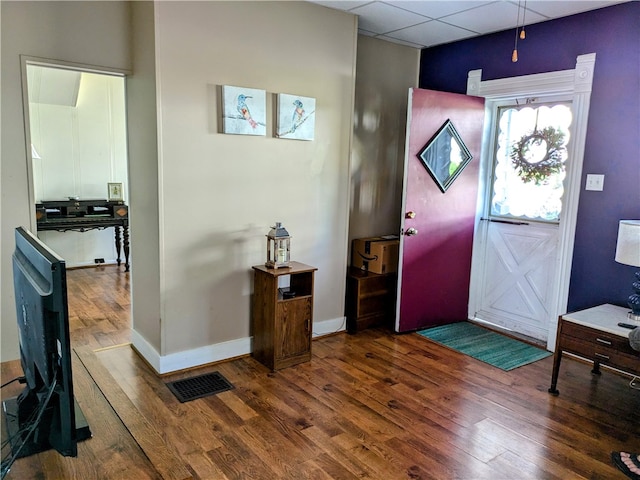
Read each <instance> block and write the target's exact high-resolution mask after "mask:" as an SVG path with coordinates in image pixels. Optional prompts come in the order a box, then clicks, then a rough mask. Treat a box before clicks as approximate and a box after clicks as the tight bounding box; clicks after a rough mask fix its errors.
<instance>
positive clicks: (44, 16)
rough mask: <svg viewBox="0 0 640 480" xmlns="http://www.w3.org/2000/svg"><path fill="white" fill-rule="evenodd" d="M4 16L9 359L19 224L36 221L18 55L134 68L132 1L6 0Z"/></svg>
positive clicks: (4, 291)
mask: <svg viewBox="0 0 640 480" xmlns="http://www.w3.org/2000/svg"><path fill="white" fill-rule="evenodd" d="M0 21H1V22H2V23H1V28H0V35H1V40H0V44H1V55H0V61H1V69H0V84H1V95H2V109H1V110H2V111H1V115H2V118H1V122H2V129H1V136H2V138H1V150H0V152H1V164H0V182H1V184H0V187H1V188H0V195H1V202H0V208H1V215H0V224H1V225H2V229H1V232H0V236H1V239H0V248H1V251H0V313H1V315H0V316H1V331H2V335H1V337H2V340H1V347H2V351H1V358H2V360H3V361H4V360H12V359H15V358H18V355H19V353H18V334H17V327H16V316H15V315H16V314H15V303H14V299H13V282H12V281H11V278H12V273H11V254H12V252H13V249H14V246H15V242H14V228H15V227H17V226H20V225H24V226H27V227H29V226H31V224H32V223H33V224H35V220H34V218H35V212H34V208H33V205H32V204H31V202H30V201H29V189H28V181H27V163H26V162H27V158H28V157H27V151H26V145H25V122H24V115H23V104H22V88H21V75H20V55H21V54H22V55H30V56H36V57H43V58H49V59H57V60H63V61H73V62H78V63H84V64H88V65H102V66H108V67H112V68H118V69H128V68H129V67H130V50H129V39H130V34H129V30H130V28H129V4H128V2H7V1H3V2H0ZM79 27H82V28H79ZM54 40H55V41H54Z"/></svg>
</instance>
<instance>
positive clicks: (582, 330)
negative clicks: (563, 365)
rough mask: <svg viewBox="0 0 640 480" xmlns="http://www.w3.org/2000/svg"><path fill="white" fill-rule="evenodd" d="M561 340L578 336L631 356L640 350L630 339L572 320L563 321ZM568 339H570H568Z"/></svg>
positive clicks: (577, 337)
mask: <svg viewBox="0 0 640 480" xmlns="http://www.w3.org/2000/svg"><path fill="white" fill-rule="evenodd" d="M561 334H562V335H561V341H563V342H564V341H565V338H564V337H571V338H576V339H579V340H583V341H585V342H587V343H592V344H593V345H597V346H600V347H604V348H611V349H613V350H617V351H618V352H621V353H626V354H628V355H631V356H636V358H637V356H638V352H636V351H635V350H634V349H632V348H631V345H629V339H628V338H624V337H620V336H618V335H613V334H611V333H607V332H603V331H600V330H595V329H593V328H589V327H585V326H584V325H579V324H576V323H572V322H562V332H561ZM567 340H568V339H567Z"/></svg>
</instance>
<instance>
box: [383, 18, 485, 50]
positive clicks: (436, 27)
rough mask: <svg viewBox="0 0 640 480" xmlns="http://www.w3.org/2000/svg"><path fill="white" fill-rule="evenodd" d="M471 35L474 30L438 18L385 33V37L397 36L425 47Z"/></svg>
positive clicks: (473, 34)
mask: <svg viewBox="0 0 640 480" xmlns="http://www.w3.org/2000/svg"><path fill="white" fill-rule="evenodd" d="M473 36H475V33H474V32H470V31H469V30H465V29H462V28H458V27H456V26H453V25H449V24H447V23H442V22H440V21H438V20H431V21H429V22H427V23H422V24H420V25H416V26H413V27H408V28H403V29H402V30H397V31H395V32H392V33H389V34H387V35H386V37H391V38H397V39H399V40H404V41H406V42H412V43H416V44H419V45H423V46H425V47H429V46H432V45H438V44H441V43H449V42H454V41H456V40H462V39H464V38H469V37H473Z"/></svg>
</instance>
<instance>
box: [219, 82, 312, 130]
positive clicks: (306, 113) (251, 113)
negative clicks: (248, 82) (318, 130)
mask: <svg viewBox="0 0 640 480" xmlns="http://www.w3.org/2000/svg"><path fill="white" fill-rule="evenodd" d="M222 98H223V103H222V124H223V127H222V131H223V133H229V134H235V135H261V136H265V135H266V133H267V92H266V91H265V90H259V89H255V88H245V87H234V86H230V85H223V86H222ZM315 112H316V99H315V98H311V97H303V96H301V95H290V94H287V93H278V94H277V125H276V133H275V136H276V137H277V138H288V139H294V140H313V138H314V133H315Z"/></svg>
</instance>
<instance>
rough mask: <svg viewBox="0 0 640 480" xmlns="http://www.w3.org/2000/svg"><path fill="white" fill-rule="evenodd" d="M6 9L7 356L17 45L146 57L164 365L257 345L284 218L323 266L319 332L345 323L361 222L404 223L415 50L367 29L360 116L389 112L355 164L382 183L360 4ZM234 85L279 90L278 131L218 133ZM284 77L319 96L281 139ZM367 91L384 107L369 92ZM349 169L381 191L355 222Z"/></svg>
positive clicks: (22, 176) (132, 119) (18, 135)
mask: <svg viewBox="0 0 640 480" xmlns="http://www.w3.org/2000/svg"><path fill="white" fill-rule="evenodd" d="M129 14H130V16H129ZM1 20H2V170H1V179H2V272H1V273H2V348H3V350H2V360H8V359H13V358H17V355H18V353H17V335H16V332H15V312H14V307H13V304H14V303H13V287H12V285H11V281H10V279H11V262H10V258H11V252H12V250H13V243H14V242H13V237H12V235H13V232H12V231H13V227H14V226H16V225H21V224H27V225H28V224H29V222H30V211H31V205H30V204H29V201H28V192H27V189H26V168H25V162H26V153H25V146H24V132H23V120H22V103H21V89H20V79H19V77H20V72H19V61H18V59H17V55H18V54H19V53H24V54H28V55H34V56H42V57H47V58H56V59H62V60H66V61H73V62H79V63H94V64H100V65H105V66H109V67H115V68H123V69H127V68H130V67H132V68H131V69H132V71H133V74H132V75H131V76H129V77H127V95H128V104H127V109H128V112H127V113H128V128H129V158H130V166H129V182H130V189H129V196H130V197H129V198H130V203H131V212H130V213H131V221H132V227H131V240H132V244H131V248H132V256H133V257H134V258H135V260H136V261H135V264H134V265H132V272H131V278H132V292H133V295H132V297H133V298H132V303H133V306H132V308H133V326H134V331H133V333H132V337H133V341H134V344H135V346H136V348H138V349H139V350H140V351H141V352H142V353H143V354H144V355H145V357H146V358H147V360H149V361H150V363H151V364H152V365H153V366H154V367H155V368H156V369H157V370H158V371H170V370H173V369H176V368H184V367H187V366H191V365H197V364H200V363H204V362H206V361H213V360H216V359H220V358H228V357H231V356H233V355H236V354H242V353H247V352H248V351H249V349H250V341H249V340H250V335H251V332H250V331H249V325H250V302H251V291H252V275H251V266H252V265H255V264H259V263H262V262H264V258H265V243H266V242H265V234H266V233H267V231H268V230H269V227H270V226H271V225H272V224H273V223H274V222H275V221H282V222H283V223H284V225H285V226H286V227H287V229H289V231H290V232H291V234H292V236H293V239H292V257H293V259H294V260H298V261H301V262H304V263H308V264H311V265H314V266H316V267H318V272H317V276H316V303H315V310H314V314H315V324H314V332H315V333H317V334H322V333H328V332H330V331H333V330H337V329H340V328H341V327H342V321H343V319H344V318H343V309H344V288H345V285H344V283H345V267H346V263H347V256H348V238H349V237H350V236H351V237H354V236H362V235H364V234H377V233H387V232H388V231H389V230H390V229H393V228H397V227H395V225H396V224H398V223H399V219H398V218H394V215H393V214H392V212H397V211H398V209H399V196H400V193H399V192H400V190H398V189H399V188H400V186H399V184H398V182H400V183H401V173H400V172H399V171H398V168H399V165H401V164H402V163H401V162H402V152H403V147H404V121H405V118H406V91H407V89H408V87H410V86H415V82H416V81H417V80H416V79H417V68H418V52H417V51H415V50H413V49H410V48H407V47H399V46H397V45H395V46H394V45H391V44H387V43H385V42H379V41H377V40H373V39H368V38H365V39H364V40H363V39H362V38H361V39H360V45H359V47H358V48H359V50H360V52H361V53H362V55H363V57H362V60H360V59H359V60H358V71H359V72H361V71H363V72H365V75H366V76H367V78H366V79H365V78H364V77H362V76H361V77H360V78H359V79H358V85H359V88H360V86H362V87H363V88H366V89H367V92H366V96H364V97H361V100H360V101H359V104H360V106H359V107H358V108H357V109H356V112H357V115H358V116H359V117H360V118H361V119H362V118H363V115H365V114H366V115H370V114H371V113H372V112H373V115H374V117H375V118H377V120H376V122H377V123H376V127H375V128H376V131H373V132H372V131H369V130H368V131H367V132H366V135H364V133H363V132H362V131H360V132H359V129H360V128H361V127H357V128H356V136H359V139H358V142H356V145H354V152H356V154H357V155H358V156H359V159H358V163H357V164H356V165H355V168H354V169H353V172H360V173H361V172H363V171H364V172H365V173H366V175H365V177H366V178H368V176H369V175H375V172H376V171H377V170H378V169H382V170H381V171H382V174H383V183H384V185H383V186H381V187H379V188H378V187H376V186H375V185H374V184H375V180H374V178H373V177H371V178H368V179H367V180H366V182H363V180H362V178H365V177H360V180H358V179H355V177H354V180H352V175H351V172H352V169H351V165H350V157H351V151H352V150H351V148H352V131H353V130H352V125H353V120H354V119H353V106H354V84H355V70H356V39H357V34H356V28H357V27H356V18H355V17H354V16H352V15H350V14H347V13H344V12H339V11H334V10H330V9H326V8H324V7H321V6H318V5H314V4H311V3H306V2H176V3H174V2H166V1H163V2H156V3H155V4H153V3H150V2H131V3H129V4H126V5H125V4H122V3H118V2H104V3H102V2H86V3H85V2H61V3H59V4H58V3H56V4H50V3H47V2H15V3H14V2H2V17H1ZM94 23H95V25H94ZM130 24H131V28H130ZM77 25H82V26H83V28H82V29H78V28H77ZM238 25H242V26H243V29H242V34H239V33H238V28H237V26H238ZM18 26H19V28H18ZM32 31H35V32H42V34H40V33H38V34H36V35H35V36H34V35H32V34H31V33H27V32H32ZM52 38H55V39H56V42H51V39H52ZM129 42H131V45H129ZM130 57H131V58H130ZM381 58H382V59H384V65H385V66H384V68H380V65H381V63H380V59H381ZM363 62H364V63H363ZM394 70H395V71H394ZM400 72H403V73H400ZM376 76H381V79H380V80H377V79H375V77H376ZM397 76H400V77H401V79H400V80H398V81H397V82H396V81H395V80H394V79H395V78H396V77H397ZM221 85H237V86H246V87H252V88H259V89H264V90H266V92H267V112H268V127H267V135H266V137H250V136H240V135H225V134H222V133H220V120H219V111H220V86H221ZM277 93H290V94H299V95H303V96H308V97H314V98H315V99H316V131H315V140H314V141H312V142H304V141H296V140H284V139H277V138H274V135H273V131H274V126H273V125H274V121H275V95H276V94H277ZM371 95H373V96H374V97H376V98H377V101H378V104H377V105H376V107H375V109H373V110H372V109H370V108H364V104H363V103H362V102H364V101H365V100H367V99H368V98H371ZM386 95H389V96H391V97H392V98H391V99H389V100H387V99H383V98H382V97H384V96H386ZM359 122H360V123H357V125H360V126H364V125H367V124H366V122H362V120H359ZM386 125H389V128H391V129H392V130H393V132H392V133H391V134H389V135H387V134H386V133H385V132H383V131H382V130H381V129H382V128H383V127H384V126H386ZM359 142H361V143H359ZM363 164H366V167H363ZM398 179H400V180H398ZM350 182H351V183H352V185H353V186H354V188H356V189H357V188H360V187H362V186H363V184H365V185H364V186H365V187H366V188H369V187H371V188H372V190H371V191H373V192H376V193H375V194H374V198H372V199H370V201H369V202H368V203H367V202H366V196H364V195H363V194H362V193H360V194H359V200H358V201H359V202H365V204H366V205H369V206H370V207H367V209H366V211H365V212H364V214H363V215H360V214H359V212H358V210H354V209H353V208H352V209H351V215H352V217H353V216H354V215H355V219H356V221H355V222H352V223H351V227H352V232H351V234H350V233H349V231H348V226H349V225H348V224H349V220H348V215H349V211H350V208H349V199H350ZM7 198H10V199H11V204H9V203H8V202H7ZM388 202H391V203H392V204H393V205H388V204H387V203H388ZM395 203H398V205H397V206H396V205H395ZM9 205H10V206H11V208H10V209H9V208H8V207H9ZM373 215H375V216H373ZM372 218H373V219H374V220H373V221H372ZM366 225H368V227H366ZM367 228H369V230H367ZM354 232H356V233H354Z"/></svg>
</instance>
